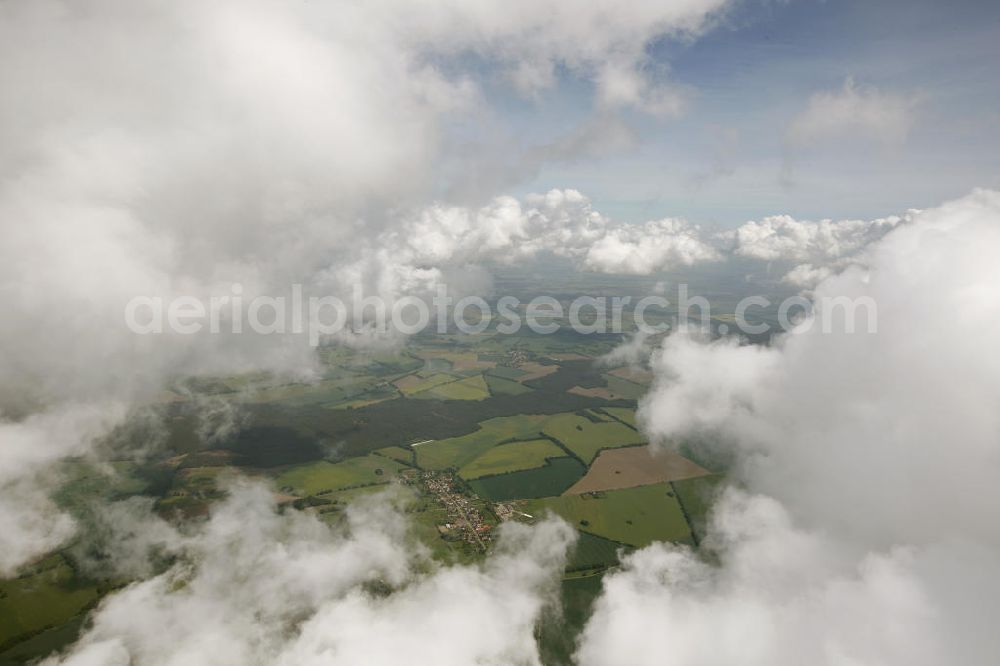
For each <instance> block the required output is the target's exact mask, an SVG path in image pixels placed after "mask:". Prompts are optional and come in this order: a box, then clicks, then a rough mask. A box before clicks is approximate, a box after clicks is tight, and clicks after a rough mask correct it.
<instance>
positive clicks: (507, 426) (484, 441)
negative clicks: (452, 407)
mask: <svg viewBox="0 0 1000 666" xmlns="http://www.w3.org/2000/svg"><path fill="white" fill-rule="evenodd" d="M546 418H547V417H545V416H535V415H525V414H521V415H518V416H501V417H498V418H495V419H489V420H486V421H483V422H482V423H480V424H479V429H478V430H476V431H475V432H471V433H469V434H468V435H462V436H460V437H450V438H448V439H439V440H435V441H433V442H427V443H425V444H419V445H417V446H415V447H414V451H416V454H417V466H418V467H420V468H422V469H431V470H442V469H449V468H451V469H456V470H457V469H460V468H462V467H464V466H465V465H467V464H469V463H470V462H472V461H473V460H475V459H476V458H478V457H479V456H480V455H482V454H483V453H485V452H486V451H488V450H489V449H490V448H492V447H493V446H495V445H496V444H498V443H500V442H504V441H507V440H513V439H529V438H532V437H533V436H536V435H538V433H539V432H540V430H541V428H542V424H543V423H544V421H545V419H546Z"/></svg>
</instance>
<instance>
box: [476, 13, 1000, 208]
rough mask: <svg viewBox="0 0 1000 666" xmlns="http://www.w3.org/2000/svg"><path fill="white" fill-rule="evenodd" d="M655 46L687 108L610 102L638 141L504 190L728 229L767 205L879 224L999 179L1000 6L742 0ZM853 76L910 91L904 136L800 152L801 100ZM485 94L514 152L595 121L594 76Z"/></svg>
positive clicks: (830, 143)
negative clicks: (530, 91) (556, 194)
mask: <svg viewBox="0 0 1000 666" xmlns="http://www.w3.org/2000/svg"><path fill="white" fill-rule="evenodd" d="M648 54H649V65H648V66H649V68H650V69H651V70H653V71H656V72H657V75H658V76H659V77H660V78H661V79H663V80H666V81H668V82H669V83H670V84H671V85H673V86H675V87H678V88H679V89H681V90H683V92H684V94H685V96H686V98H687V100H688V105H687V109H686V111H685V112H684V113H683V115H681V116H680V117H676V118H654V117H650V116H646V115H643V114H641V113H638V112H635V111H630V110H626V111H617V112H616V113H615V115H614V122H617V123H624V124H625V126H627V127H629V128H631V130H632V131H634V132H635V141H633V143H632V145H630V146H629V147H627V148H620V147H619V148H618V149H615V150H609V151H607V152H606V153H604V154H599V155H594V154H588V155H587V157H586V159H576V160H563V161H546V162H544V163H542V164H541V166H540V167H538V169H537V173H536V174H535V175H534V176H533V177H528V178H523V177H522V178H521V179H520V180H517V179H514V180H512V181H511V183H510V190H511V191H512V192H513V193H515V194H522V193H526V192H532V191H542V190H547V189H549V188H553V187H559V188H563V187H573V188H576V189H579V190H580V191H582V192H584V193H585V194H587V195H588V196H589V197H591V198H592V199H593V201H594V202H595V205H596V207H597V208H598V209H599V210H601V211H602V212H606V213H607V214H610V215H612V216H613V217H616V218H619V219H623V220H629V221H641V220H644V219H648V218H653V217H663V216H683V217H688V218H689V219H691V220H694V221H697V222H700V223H704V224H708V225H718V226H722V227H729V226H732V225H734V224H738V223H740V222H743V221H745V220H746V219H751V218H757V217H760V216H763V215H768V214H775V213H788V214H791V215H794V216H796V217H802V218H811V219H815V218H821V217H836V218H841V217H878V216H884V215H888V214H893V213H896V212H901V211H903V210H906V209H907V208H921V207H927V206H932V205H935V204H937V203H940V202H941V201H943V200H946V199H949V198H953V197H957V196H961V195H962V194H965V193H967V192H968V191H969V190H970V189H972V188H973V187H977V186H981V187H997V186H1000V151H998V141H997V138H996V129H997V127H998V126H1000V122H998V121H1000V111H998V109H1000V104H998V102H1000V77H998V76H997V74H996V71H995V70H996V67H997V64H998V62H1000V58H998V56H1000V3H990V2H957V3H942V2H926V1H923V0H917V1H913V2H904V1H891V2H864V1H855V0H847V1H840V2H835V1H829V2H822V1H818V0H792V1H790V2H741V3H739V4H737V5H735V6H734V7H732V8H731V10H730V11H729V12H728V13H727V15H726V16H725V18H724V19H723V20H722V21H721V22H720V24H719V25H717V26H716V27H714V28H713V29H711V30H710V31H709V32H707V33H706V34H704V35H702V36H701V37H699V38H697V39H695V40H692V41H688V42H683V43H682V42H677V41H668V40H661V41H660V42H658V43H656V44H654V45H653V46H652V47H651V48H650V49H649V50H648ZM849 78H850V79H851V80H853V82H854V85H855V86H857V87H858V88H859V89H861V90H863V91H869V92H872V93H873V94H875V95H884V96H886V97H888V98H900V99H907V100H913V103H912V107H911V108H908V110H907V121H908V126H909V131H908V132H905V133H904V134H905V136H902V138H900V137H896V138H894V139H892V140H882V139H880V138H879V137H878V136H872V135H871V133H870V132H866V131H863V130H864V128H862V131H856V130H857V128H856V127H851V126H847V127H844V128H842V131H839V130H838V131H833V132H832V133H831V135H830V136H827V137H825V138H824V139H823V140H819V141H816V142H815V143H808V145H793V144H794V142H793V141H790V140H789V129H790V127H791V125H792V124H793V123H794V122H795V121H796V118H797V117H799V116H800V115H801V114H803V113H804V112H805V111H806V109H807V107H808V105H809V100H810V97H811V96H813V95H815V94H818V93H823V92H829V93H831V94H833V93H839V92H842V91H843V90H844V86H845V82H846V81H847V80H848V79H849ZM490 90H491V91H492V93H493V95H494V96H493V99H492V100H491V101H492V102H493V106H494V108H495V109H499V111H498V113H499V115H500V118H497V119H493V120H492V121H490V122H496V123H497V124H499V125H501V126H503V127H504V128H505V129H504V130H503V132H509V136H508V137H507V138H510V137H516V138H517V140H518V141H520V142H521V145H522V148H523V147H524V146H529V145H531V144H539V143H548V142H551V141H554V140H556V139H557V138H558V137H560V136H565V135H566V134H568V133H572V132H573V131H574V130H575V128H577V127H579V126H581V125H583V124H586V123H588V122H593V118H594V115H595V112H594V103H593V101H592V99H593V96H592V86H591V84H590V83H589V82H588V81H586V80H580V79H576V78H574V77H573V76H572V75H570V74H568V73H565V72H564V73H563V76H562V79H561V81H560V85H559V86H558V87H556V88H554V89H552V90H550V91H547V92H545V93H544V94H543V95H542V96H540V97H539V98H537V99H535V100H524V99H520V98H516V97H514V96H512V95H511V94H510V90H509V88H505V87H504V86H499V85H498V86H496V87H495V88H492V89H490ZM604 120H607V119H606V118H605V119H604ZM505 136H506V135H505ZM515 181H516V182H515Z"/></svg>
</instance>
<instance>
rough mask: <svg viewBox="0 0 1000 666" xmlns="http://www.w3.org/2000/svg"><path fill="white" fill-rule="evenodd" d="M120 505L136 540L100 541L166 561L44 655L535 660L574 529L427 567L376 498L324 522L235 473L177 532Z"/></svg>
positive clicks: (521, 537)
mask: <svg viewBox="0 0 1000 666" xmlns="http://www.w3.org/2000/svg"><path fill="white" fill-rule="evenodd" d="M132 504H133V505H132V506H131V507H127V510H125V511H117V512H116V515H115V519H114V521H113V524H114V526H115V527H116V529H117V530H118V531H119V532H121V533H122V534H123V535H124V534H129V533H132V534H134V535H135V534H137V535H139V537H140V540H139V542H138V543H137V542H136V541H135V539H134V538H133V539H132V541H129V540H128V539H125V540H119V541H118V542H117V543H112V544H111V546H110V547H111V549H112V552H113V553H116V555H117V557H118V558H119V561H118V566H119V568H120V569H122V570H131V571H136V570H138V569H139V564H141V562H142V560H143V559H144V557H148V555H149V552H150V549H151V548H153V547H154V546H155V547H156V548H158V549H160V552H166V553H170V554H172V555H173V556H174V557H175V558H176V563H174V564H173V565H172V566H171V567H170V568H169V569H168V570H167V571H165V572H164V573H162V574H159V575H156V576H153V577H151V578H148V579H147V580H143V581H140V582H137V583H133V584H132V585H130V586H128V587H127V588H125V589H123V590H121V591H120V592H117V593H115V594H112V595H111V596H109V597H107V598H106V599H105V600H104V601H103V602H102V604H101V605H100V607H99V608H98V609H97V610H96V611H95V613H94V614H93V616H92V626H91V628H90V629H89V630H88V631H87V632H86V633H85V634H84V636H83V637H82V638H81V639H80V641H79V642H78V643H77V644H76V645H75V646H73V647H72V648H71V649H70V650H69V651H68V653H67V654H65V655H63V656H61V657H54V658H52V659H50V660H49V661H48V662H46V663H49V664H66V665H67V666H69V665H74V666H82V665H84V664H129V663H141V664H179V663H195V664H202V663H215V664H234V665H236V664H239V665H245V664H289V665H292V664H295V665H302V664H320V663H322V664H357V663H366V664H389V663H400V662H402V661H409V662H416V663H432V662H433V663H441V664H455V665H456V666H459V665H464V664H470V663H498V664H499V663H523V664H537V663H538V651H537V646H536V644H535V639H534V635H533V631H534V627H535V624H536V623H537V621H538V620H539V618H540V617H541V614H542V612H543V609H545V608H546V606H547V605H549V604H550V603H551V594H552V592H553V590H554V585H555V584H556V583H557V581H558V577H559V575H560V573H561V571H562V568H563V566H564V563H565V557H566V553H567V549H568V548H569V547H570V546H571V545H572V543H573V539H574V538H575V537H574V532H573V530H572V529H571V528H570V527H568V526H567V525H566V524H565V523H562V522H557V521H550V522H543V523H540V524H538V525H536V526H534V527H532V528H528V527H525V526H521V525H516V524H511V525H507V526H505V527H504V528H503V530H502V533H501V538H500V540H499V542H498V544H497V549H496V552H495V553H494V554H493V555H491V557H490V558H489V559H488V560H487V561H486V562H485V563H483V564H482V565H477V566H450V567H438V566H437V565H433V564H432V563H431V562H430V561H429V559H428V558H427V554H426V551H425V549H424V548H423V547H422V546H420V545H419V543H418V542H417V541H416V540H415V539H413V538H412V537H410V535H409V534H408V531H407V525H408V522H407V518H406V517H405V515H404V514H402V513H401V512H400V511H399V509H398V508H396V507H395V506H394V505H393V503H392V502H390V501H387V498H386V497H381V498H376V499H375V500H373V501H370V502H363V501H362V502H356V503H355V504H353V505H352V506H351V508H350V509H348V511H347V516H346V524H345V525H344V526H343V527H338V528H331V527H330V526H328V525H326V524H324V523H323V522H321V521H320V520H319V519H318V518H316V517H315V516H314V515H311V514H304V513H301V512H298V511H290V512H287V513H284V514H280V513H278V512H276V511H275V507H274V506H273V500H272V499H271V494H270V492H269V491H268V489H267V488H265V487H263V486H261V485H254V484H247V483H246V482H239V483H238V484H237V485H236V486H235V487H234V488H233V489H232V492H231V494H230V496H229V498H228V499H227V500H225V501H224V502H223V503H221V504H219V505H217V506H215V507H214V508H213V512H212V516H211V518H210V519H209V520H208V522H207V523H205V524H204V525H202V526H199V527H198V528H197V529H196V530H195V531H194V532H193V533H190V534H185V533H180V532H177V531H176V530H175V529H174V528H172V527H170V526H168V525H166V524H164V523H160V522H159V521H158V519H156V518H154V517H152V516H151V515H150V514H149V513H148V511H149V507H148V506H145V507H143V506H141V505H137V504H136V503H134V502H133V503H132ZM137 545H138V546H139V547H136V546H137ZM123 546H124V547H123ZM122 558H125V559H122ZM137 563H138V564H137Z"/></svg>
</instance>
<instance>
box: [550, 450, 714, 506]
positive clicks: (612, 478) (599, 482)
mask: <svg viewBox="0 0 1000 666" xmlns="http://www.w3.org/2000/svg"><path fill="white" fill-rule="evenodd" d="M707 474H711V472H709V471H708V470H707V469H705V468H704V467H701V466H700V465H697V464H695V463H693V462H691V461H690V460H688V459H687V458H685V457H684V456H682V455H679V454H677V453H674V452H672V451H658V452H657V453H656V454H655V455H654V454H652V453H650V450H649V447H648V446H630V447H628V448H622V449H605V450H604V451H601V453H600V454H599V455H598V456H597V459H596V460H594V463H593V464H592V465H591V466H590V470H589V471H588V472H587V474H586V475H585V476H584V477H583V478H582V479H580V480H579V481H577V482H576V483H574V484H573V485H572V486H570V488H569V490H567V491H566V492H564V493H563V495H581V494H583V493H591V492H596V491H599V490H617V489H619V488H634V487H636V486H646V485H649V484H651V483H661V482H663V481H680V480H681V479H690V478H693V477H696V476H705V475H707Z"/></svg>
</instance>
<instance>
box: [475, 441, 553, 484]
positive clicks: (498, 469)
mask: <svg viewBox="0 0 1000 666" xmlns="http://www.w3.org/2000/svg"><path fill="white" fill-rule="evenodd" d="M565 455H566V452H565V451H563V450H562V449H560V448H559V447H558V446H556V445H555V444H553V443H552V442H551V441H549V440H547V439H532V440H528V441H525V442H511V443H510V444H500V445H498V446H494V447H493V448H492V449H490V450H489V451H487V452H486V453H484V454H483V455H481V456H479V457H478V458H476V459H475V460H473V461H472V462H471V463H469V464H468V465H466V466H464V467H462V469H460V470H459V471H458V474H459V476H461V477H462V478H463V479H468V480H471V479H478V478H479V477H482V476H490V475H493V474H506V473H508V472H516V471H519V470H523V469H532V468H535V467H541V466H542V465H544V464H545V461H546V460H547V459H549V458H561V457H564V456H565Z"/></svg>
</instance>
